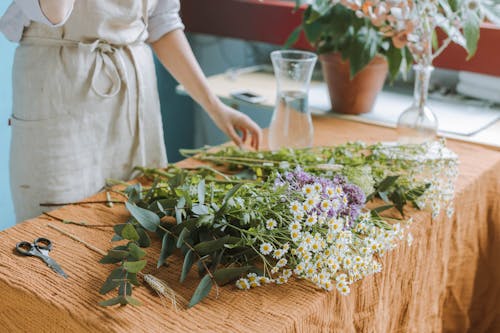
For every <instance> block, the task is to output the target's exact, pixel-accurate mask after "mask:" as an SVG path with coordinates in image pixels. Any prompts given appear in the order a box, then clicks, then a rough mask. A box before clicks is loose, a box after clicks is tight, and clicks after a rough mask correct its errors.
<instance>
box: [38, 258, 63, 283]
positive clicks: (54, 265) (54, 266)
mask: <svg viewBox="0 0 500 333" xmlns="http://www.w3.org/2000/svg"><path fill="white" fill-rule="evenodd" d="M43 260H44V261H45V263H46V264H47V266H49V267H50V268H52V270H53V271H54V272H56V273H57V274H59V275H61V276H62V277H64V278H65V279H67V278H68V275H67V274H66V273H65V272H64V271H63V269H62V268H61V266H59V264H58V263H57V262H56V261H55V260H54V259H52V258H51V257H49V256H45V257H44V258H43Z"/></svg>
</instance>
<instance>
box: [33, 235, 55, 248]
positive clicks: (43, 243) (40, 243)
mask: <svg viewBox="0 0 500 333" xmlns="http://www.w3.org/2000/svg"><path fill="white" fill-rule="evenodd" d="M33 245H35V246H36V247H38V249H39V250H47V251H50V250H52V242H51V241H50V239H47V238H45V237H38V238H37V239H35V241H34V242H33Z"/></svg>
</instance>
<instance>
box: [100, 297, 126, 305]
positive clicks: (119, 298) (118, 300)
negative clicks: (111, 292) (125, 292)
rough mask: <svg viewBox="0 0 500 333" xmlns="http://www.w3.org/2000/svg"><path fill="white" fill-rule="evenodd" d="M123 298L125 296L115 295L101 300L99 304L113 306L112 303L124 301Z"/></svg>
mask: <svg viewBox="0 0 500 333" xmlns="http://www.w3.org/2000/svg"><path fill="white" fill-rule="evenodd" d="M123 299H124V298H123V297H122V296H118V297H114V298H111V299H108V300H105V301H102V302H99V305H100V306H112V305H116V304H121V303H122V302H123Z"/></svg>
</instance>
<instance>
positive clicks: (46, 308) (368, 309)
mask: <svg viewBox="0 0 500 333" xmlns="http://www.w3.org/2000/svg"><path fill="white" fill-rule="evenodd" d="M314 125H315V130H316V134H315V144H316V145H331V144H338V143H342V142H345V141H347V140H349V139H357V140H358V139H359V140H365V141H367V142H375V141H379V140H394V139H395V138H396V133H395V131H394V130H392V129H388V128H382V127H376V126H373V125H367V124H362V123H355V122H350V121H345V120H340V119H334V118H320V119H318V118H315V119H314ZM449 147H450V148H451V149H453V150H454V151H455V152H456V153H457V154H458V155H459V158H460V176H459V179H458V183H457V193H456V214H455V216H454V217H453V218H451V219H446V217H444V216H443V215H441V216H439V217H438V218H436V219H435V220H433V221H432V220H431V216H430V213H429V212H417V211H412V212H411V213H410V214H411V216H413V218H414V220H415V223H414V224H413V226H412V233H413V235H414V238H415V239H414V242H413V245H412V246H408V244H406V242H402V243H401V245H400V246H399V247H398V248H397V249H396V250H395V251H393V252H390V253H389V254H388V255H386V256H385V257H384V258H383V260H382V263H383V270H382V272H381V273H379V274H376V275H375V276H372V277H369V278H366V279H364V280H362V281H360V282H359V283H356V284H355V285H353V287H352V292H351V294H350V295H349V296H346V297H344V296H340V295H339V294H338V293H337V292H330V293H328V292H324V291H320V290H317V289H316V288H315V287H314V286H312V285H310V284H308V283H305V282H303V281H294V282H291V283H289V284H287V285H284V286H266V287H262V288H258V289H255V290H252V291H239V290H237V289H236V287H234V286H233V285H228V286H225V287H222V288H221V293H220V296H219V298H218V299H216V295H215V293H214V291H212V293H211V294H210V296H209V297H208V299H206V300H204V301H203V302H202V303H200V304H199V305H198V306H196V307H194V308H192V309H189V310H180V311H178V312H175V311H174V310H173V309H172V308H171V307H169V306H167V307H164V306H163V305H162V303H161V301H160V300H159V299H158V298H157V297H155V295H154V294H153V293H152V292H151V291H150V290H149V289H147V288H146V287H140V288H136V289H135V292H134V293H135V296H136V298H138V299H139V300H141V301H142V302H143V306H141V307H132V306H127V307H114V308H102V307H99V306H98V305H97V303H98V302H99V301H101V300H104V299H106V298H108V296H102V295H99V294H98V292H97V291H98V289H99V288H100V286H101V284H102V282H103V281H104V279H105V278H106V277H107V275H108V273H109V272H110V270H111V267H110V266H104V265H100V264H98V263H97V261H98V260H99V259H100V255H98V254H96V253H94V252H93V251H91V250H89V249H87V248H86V247H84V246H83V245H81V244H79V243H77V242H75V241H73V240H72V239H69V238H67V237H65V236H62V235H61V234H59V233H58V232H56V231H55V230H52V229H50V228H48V227H47V223H48V222H49V219H48V218H46V217H39V218H36V219H33V220H30V221H28V222H25V223H22V224H20V225H17V226H15V227H12V228H10V229H7V230H5V231H2V232H0V244H2V247H0V325H1V326H2V328H3V331H7V332H17V331H19V332H30V331H34V330H35V329H36V330H37V331H40V332H119V331H120V332H174V331H175V332H384V333H385V332H467V331H470V332H499V331H500V285H499V281H500V265H498V263H499V262H500V200H499V198H500V153H499V152H498V151H495V150H492V149H488V148H485V147H480V146H477V145H472V144H469V143H464V142H457V141H449ZM191 163H192V162H191V161H184V162H181V166H182V165H189V164H191ZM103 198H104V194H102V193H101V194H98V195H96V196H94V197H92V198H91V200H99V199H100V200H103ZM116 198H119V197H116ZM52 214H53V215H55V216H59V217H63V218H66V219H73V220H77V221H79V220H85V221H87V222H89V223H99V224H109V225H113V224H116V223H123V222H124V221H125V220H126V219H127V217H128V214H127V212H126V210H125V208H124V207H123V205H115V206H114V207H113V208H109V207H107V206H105V205H101V204H97V205H96V204H86V205H80V206H65V207H63V208H60V209H58V210H56V211H54V212H53V213H52ZM50 222H51V223H53V224H54V223H58V222H55V221H50ZM59 226H60V227H61V229H65V230H67V231H70V232H71V233H73V234H75V235H77V236H78V237H80V238H82V239H83V240H86V241H88V242H90V243H92V244H93V245H95V246H97V247H99V248H101V249H105V250H107V249H109V248H110V247H111V243H110V242H109V240H110V238H111V236H112V232H111V231H109V230H106V229H103V230H95V229H88V228H83V227H80V226H74V225H62V224H60V223H59ZM42 235H43V236H45V237H48V238H50V239H52V240H53V242H54V244H55V246H54V250H53V251H52V253H51V256H52V257H53V258H54V259H56V260H57V261H58V262H59V263H60V264H61V266H62V267H63V268H64V270H65V271H66V272H67V273H68V275H69V277H70V278H69V279H68V280H64V279H62V278H60V277H59V276H58V275H56V274H54V273H53V272H52V271H51V270H50V269H49V268H47V267H46V266H45V265H44V264H43V263H42V262H40V261H39V260H37V259H34V258H27V257H20V256H18V255H16V254H15V253H14V252H15V251H14V250H13V249H14V246H15V244H16V242H18V241H19V240H24V239H33V238H34V237H36V236H42ZM158 248H159V242H158V239H154V242H153V246H152V249H150V250H149V253H153V252H156V251H158ZM149 259H150V263H149V264H148V267H147V269H146V271H154V268H153V267H154V265H155V261H156V260H155V259H156V258H155V256H151V255H149ZM168 263H169V267H162V268H160V269H159V270H158V271H156V272H154V274H155V275H156V276H158V277H159V278H162V279H164V280H166V281H167V282H168V283H169V284H170V285H171V286H172V287H173V288H174V289H176V290H178V291H179V293H180V294H181V295H182V296H184V297H189V296H190V295H191V293H192V292H193V290H194V288H195V287H196V285H197V282H198V279H197V274H196V272H194V271H193V272H191V273H190V274H189V275H188V278H187V279H186V281H185V283H184V284H180V283H179V282H178V279H179V272H180V269H179V266H180V265H181V264H182V263H181V259H180V257H178V256H172V257H170V258H169V259H168Z"/></svg>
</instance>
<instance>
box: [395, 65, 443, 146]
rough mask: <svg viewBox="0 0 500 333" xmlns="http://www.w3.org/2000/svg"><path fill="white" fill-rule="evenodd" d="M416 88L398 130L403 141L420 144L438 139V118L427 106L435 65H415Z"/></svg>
mask: <svg viewBox="0 0 500 333" xmlns="http://www.w3.org/2000/svg"><path fill="white" fill-rule="evenodd" d="M413 69H414V71H415V88H414V93H413V104H412V105H411V106H410V107H409V108H408V109H406V110H405V111H404V112H403V113H402V114H401V115H400V116H399V119H398V124H397V130H398V136H399V141H400V142H401V143H414V144H419V143H423V142H427V141H432V140H435V139H436V136H437V130H438V120H437V118H436V116H435V115H434V113H433V112H432V111H431V110H430V109H429V107H428V106H427V95H428V90H429V81H430V78H431V73H432V71H433V70H434V67H432V66H430V65H420V64H417V65H414V66H413Z"/></svg>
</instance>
